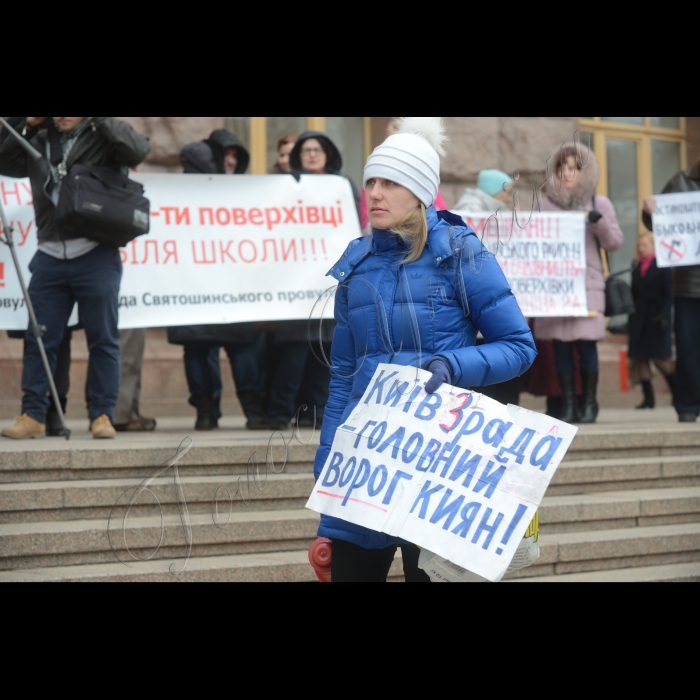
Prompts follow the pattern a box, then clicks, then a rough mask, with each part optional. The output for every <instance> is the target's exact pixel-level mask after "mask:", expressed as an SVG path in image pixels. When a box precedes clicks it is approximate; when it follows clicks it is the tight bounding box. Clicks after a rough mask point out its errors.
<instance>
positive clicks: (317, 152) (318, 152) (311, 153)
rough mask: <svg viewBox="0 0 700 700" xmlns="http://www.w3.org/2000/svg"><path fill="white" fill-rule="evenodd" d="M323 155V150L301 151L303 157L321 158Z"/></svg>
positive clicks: (310, 149)
mask: <svg viewBox="0 0 700 700" xmlns="http://www.w3.org/2000/svg"><path fill="white" fill-rule="evenodd" d="M321 153H323V149H322V148H302V149H301V155H302V156H320V155H321Z"/></svg>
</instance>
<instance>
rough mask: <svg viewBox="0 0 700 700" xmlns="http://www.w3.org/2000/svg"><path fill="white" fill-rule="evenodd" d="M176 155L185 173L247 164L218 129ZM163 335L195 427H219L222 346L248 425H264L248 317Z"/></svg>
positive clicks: (260, 345)
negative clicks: (177, 348)
mask: <svg viewBox="0 0 700 700" xmlns="http://www.w3.org/2000/svg"><path fill="white" fill-rule="evenodd" d="M180 161H181V162H182V166H183V169H184V171H185V173H186V174H198V175H243V174H245V172H246V171H247V170H248V165H249V164H250V153H249V152H248V150H247V149H246V148H245V146H244V145H243V144H242V143H241V142H240V140H239V139H238V138H237V137H236V136H235V135H234V134H232V133H231V132H229V131H227V130H226V129H218V130H217V131H214V132H213V133H212V134H211V136H210V137H209V138H208V139H207V140H206V141H200V142H198V143H191V144H189V145H188V146H185V148H183V150H182V153H181V154H180ZM168 341H169V342H170V343H171V344H172V345H182V346H184V348H185V373H186V375H187V384H188V386H189V390H190V395H191V396H190V401H189V402H190V405H191V406H193V407H194V408H196V409H197V423H196V425H195V430H204V431H207V430H215V429H216V428H218V427H219V418H221V415H222V414H221V394H222V381H221V365H220V362H219V354H220V351H221V348H222V347H223V348H224V350H226V354H227V355H228V357H229V360H230V362H231V368H232V370H233V380H234V382H235V384H236V390H237V393H238V400H239V401H240V403H241V406H242V408H243V412H244V413H245V416H246V419H247V421H248V425H247V427H248V430H267V428H268V420H267V416H266V415H265V409H264V405H263V404H264V397H265V394H264V391H265V384H264V381H265V377H264V362H265V359H264V355H265V347H264V346H265V337H264V335H263V334H262V333H261V332H259V331H258V330H257V328H256V327H255V324H254V323H234V324H222V325H208V326H181V327H177V328H169V329H168Z"/></svg>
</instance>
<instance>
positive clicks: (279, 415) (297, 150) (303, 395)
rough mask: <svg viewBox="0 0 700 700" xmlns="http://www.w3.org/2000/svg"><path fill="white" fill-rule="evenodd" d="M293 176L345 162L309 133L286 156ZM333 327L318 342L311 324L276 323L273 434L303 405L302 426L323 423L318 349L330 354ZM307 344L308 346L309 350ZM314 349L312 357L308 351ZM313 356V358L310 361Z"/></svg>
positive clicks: (329, 170)
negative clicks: (313, 334) (310, 332)
mask: <svg viewBox="0 0 700 700" xmlns="http://www.w3.org/2000/svg"><path fill="white" fill-rule="evenodd" d="M289 166H290V170H291V172H292V175H293V176H294V177H295V178H296V179H297V180H298V179H300V178H301V177H302V175H341V176H342V170H343V157H342V155H341V153H340V150H339V149H338V147H337V146H336V145H335V143H333V141H332V140H331V139H330V138H329V137H328V136H327V135H326V134H323V133H321V132H318V131H308V132H306V133H304V134H302V135H301V136H299V137H298V140H297V141H296V143H295V144H294V148H293V149H292V152H291V154H290V156H289ZM347 180H348V182H350V186H351V187H352V191H353V197H354V199H355V206H356V207H358V206H359V194H358V192H357V188H356V187H355V185H354V183H353V182H352V180H350V178H347ZM334 330H335V324H334V323H333V322H330V321H329V322H324V323H323V326H322V330H321V337H320V338H319V337H318V336H315V337H313V338H309V322H308V320H305V321H301V320H300V321H282V322H279V323H276V324H275V341H276V342H275V343H274V345H273V348H272V352H273V354H274V355H275V357H276V358H277V362H276V367H275V370H274V372H273V376H272V377H271V381H270V394H269V397H268V406H267V413H268V418H269V421H270V427H271V428H272V429H273V430H284V429H286V428H287V427H289V424H290V422H291V421H292V419H293V418H294V416H295V414H296V412H297V410H298V409H299V408H301V407H302V406H306V407H307V408H306V411H302V412H301V413H300V415H299V426H300V427H308V428H310V427H313V426H314V425H316V426H320V425H321V424H322V423H323V418H324V412H325V407H326V403H327V401H328V387H329V385H330V381H331V377H330V373H329V371H328V368H327V367H325V366H324V365H323V364H322V363H321V362H320V361H319V360H318V359H317V358H321V357H322V356H323V355H322V353H321V345H323V346H324V348H325V355H326V357H327V356H328V353H329V352H330V342H331V341H332V340H333V332H334ZM310 343H311V345H310ZM311 346H313V350H314V352H313V354H312V352H311ZM314 355H315V357H314Z"/></svg>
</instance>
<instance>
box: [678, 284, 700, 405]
mask: <svg viewBox="0 0 700 700" xmlns="http://www.w3.org/2000/svg"><path fill="white" fill-rule="evenodd" d="M676 346H677V350H678V367H677V369H676V411H678V413H679V414H683V413H691V414H695V415H696V416H700V359H699V358H700V350H699V348H700V299H685V298H678V299H676Z"/></svg>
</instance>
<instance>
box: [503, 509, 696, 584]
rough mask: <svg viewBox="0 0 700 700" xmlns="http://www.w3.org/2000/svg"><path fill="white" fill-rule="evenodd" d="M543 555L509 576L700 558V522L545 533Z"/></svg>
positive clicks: (586, 570) (539, 574) (512, 577)
mask: <svg viewBox="0 0 700 700" xmlns="http://www.w3.org/2000/svg"><path fill="white" fill-rule="evenodd" d="M541 548H542V556H541V558H540V560H539V561H538V562H537V564H536V565H535V566H533V567H531V568H530V569H525V570H524V571H519V572H516V573H515V574H512V575H511V576H509V579H523V578H540V577H543V576H562V575H568V574H580V573H587V572H595V571H612V570H617V569H634V568H640V567H649V566H667V565H675V564H686V563H696V562H700V523H689V524H684V525H664V526H657V527H638V528H630V529H624V530H601V531H597V532H571V533H561V534H553V535H542V537H541Z"/></svg>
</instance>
